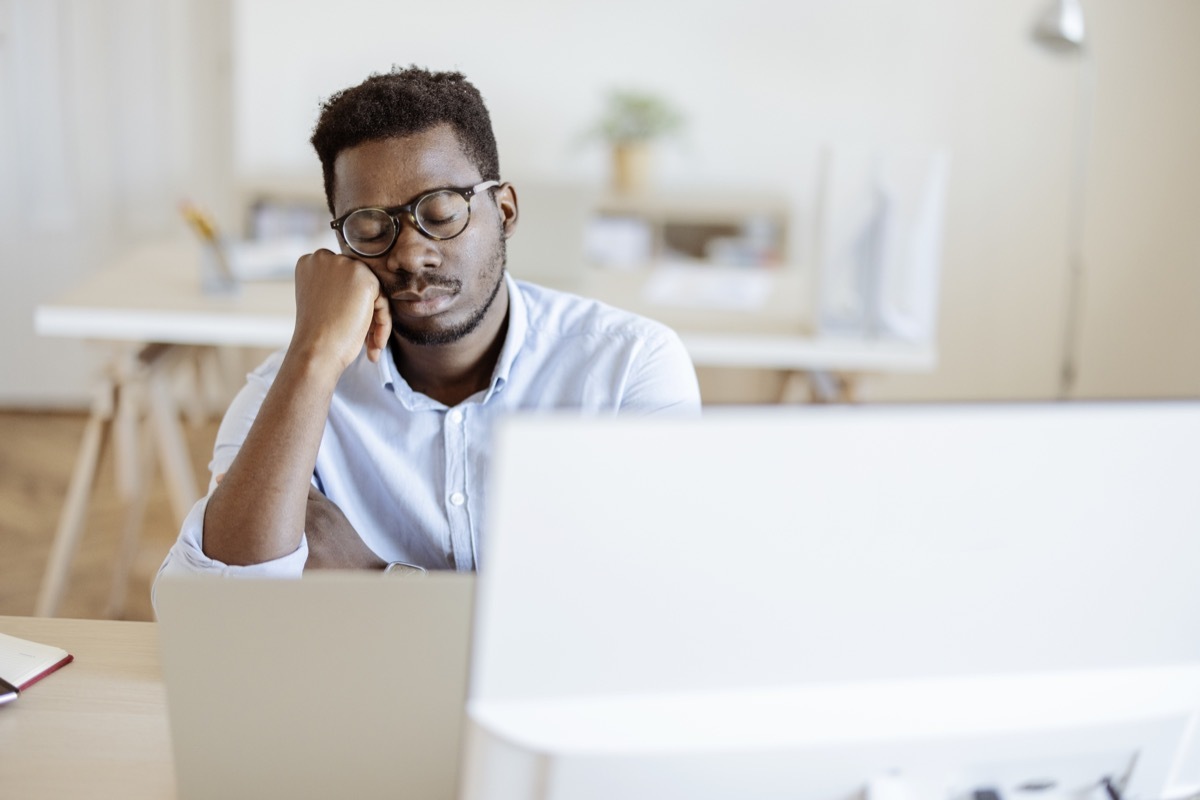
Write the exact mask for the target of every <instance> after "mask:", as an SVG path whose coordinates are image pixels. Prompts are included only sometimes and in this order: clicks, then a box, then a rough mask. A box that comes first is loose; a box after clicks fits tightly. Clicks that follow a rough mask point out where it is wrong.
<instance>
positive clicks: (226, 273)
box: [200, 241, 241, 295]
mask: <svg viewBox="0 0 1200 800" xmlns="http://www.w3.org/2000/svg"><path fill="white" fill-rule="evenodd" d="M226 244H227V243H226V242H223V241H213V242H208V243H206V244H205V245H204V247H203V248H201V250H200V291H202V292H204V294H212V295H229V294H237V293H238V291H239V290H240V289H241V284H240V283H238V279H237V276H235V275H234V274H233V270H232V268H231V267H230V265H229V258H228V256H227V253H228V252H229V248H228V247H227V246H226Z"/></svg>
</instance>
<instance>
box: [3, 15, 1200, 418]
mask: <svg viewBox="0 0 1200 800" xmlns="http://www.w3.org/2000/svg"><path fill="white" fill-rule="evenodd" d="M1083 3H1084V8H1085V12H1086V13H1087V18H1088V24H1089V37H1090V38H1089V42H1090V49H1091V54H1092V56H1093V58H1094V72H1095V106H1094V124H1093V126H1092V130H1093V136H1092V139H1091V147H1090V149H1089V151H1088V156H1089V157H1088V165H1089V173H1088V183H1087V187H1086V192H1085V198H1086V204H1085V229H1084V230H1085V238H1084V255H1085V258H1086V265H1087V271H1088V272H1087V274H1088V281H1087V293H1086V303H1085V307H1084V315H1083V320H1082V326H1081V333H1082V338H1081V349H1080V360H1081V364H1080V366H1081V375H1080V380H1079V384H1078V391H1079V393H1082V394H1087V395H1102V396H1114V395H1116V396H1120V395H1152V396H1157V395H1185V394H1186V395H1195V394H1200V225H1195V224H1194V223H1193V224H1190V225H1189V223H1192V222H1193V220H1194V218H1195V215H1196V210H1197V203H1196V201H1195V200H1194V192H1195V190H1194V187H1195V186H1196V185H1198V179H1200V146H1198V145H1197V144H1196V143H1197V142H1200V104H1197V103H1196V102H1195V98H1196V97H1197V96H1200V4H1197V3H1196V2H1194V0H1155V1H1154V2H1152V3H1148V2H1132V1H1131V0H1083ZM47 4H49V5H54V6H57V7H62V8H64V9H66V11H68V12H69V15H68V16H69V20H70V21H69V23H63V25H65V27H62V26H60V28H58V29H57V30H59V34H60V35H61V34H62V31H64V30H65V31H68V32H69V33H70V36H73V37H76V40H75V41H73V42H72V44H71V47H69V48H67V49H65V50H63V51H62V52H63V53H64V55H63V56H62V57H63V58H64V59H66V62H64V63H67V64H68V65H69V66H70V69H72V70H74V72H73V73H72V74H73V75H75V77H74V78H73V79H72V80H73V81H75V83H76V84H78V86H81V87H84V90H83V91H82V93H79V90H78V89H77V90H75V91H76V94H74V95H71V96H70V97H68V98H67V99H66V100H64V99H63V98H57V99H56V102H67V103H68V107H74V106H75V105H78V106H79V107H80V108H81V109H82V111H81V112H80V113H86V114H89V115H91V116H86V117H84V118H83V119H84V120H85V122H86V124H85V125H79V124H78V123H77V122H76V121H74V120H72V121H71V122H68V123H65V124H66V128H65V129H63V130H65V132H66V135H65V136H64V135H62V133H63V131H61V130H60V131H57V132H56V130H54V126H55V125H59V124H64V123H59V122H55V120H54V118H53V116H52V115H51V116H49V117H45V118H44V119H43V120H40V121H35V120H33V118H30V117H27V116H24V114H25V113H26V112H25V110H24V109H25V106H23V105H20V104H17V103H16V102H15V101H14V97H15V95H14V87H18V88H19V87H20V86H21V85H23V84H21V81H22V80H23V79H22V78H21V77H20V74H19V72H20V70H19V69H12V68H11V67H12V65H14V64H16V65H17V66H18V67H21V68H24V67H26V66H27V65H26V63H25V59H27V58H28V57H29V56H27V55H22V54H24V53H29V52H37V51H38V50H37V48H32V49H31V48H30V45H29V44H25V45H22V46H21V47H18V46H17V45H16V43H14V41H13V36H12V34H13V31H14V27H13V19H15V18H16V12H17V11H18V10H20V9H22V8H24V9H28V8H36V7H42V6H45V5H47ZM230 6H231V7H232V10H231V11H229V8H230ZM1043 6H1044V0H903V2H900V1H899V0H837V1H835V0H790V1H789V2H783V1H782V0H770V1H768V0H747V1H746V2H741V3H736V4H735V3H728V2H720V3H717V2H684V0H637V1H636V2H635V1H634V0H612V1H611V2H607V3H603V4H600V3H588V4H584V3H582V2H577V3H567V2H551V1H550V0H508V1H507V2H505V3H493V2H482V0H459V2H456V3H451V4H442V5H427V4H411V3H396V2H392V1H390V0H342V2H339V3H337V4H335V5H333V6H330V5H329V4H328V3H323V2H316V0H224V2H216V3H214V2H206V0H164V2H152V1H151V0H106V2H103V3H97V2H86V0H76V1H75V2H71V0H58V2H54V0H0V65H3V66H4V67H6V70H4V71H0V111H3V112H4V114H5V117H4V118H3V119H0V144H2V145H3V147H2V148H0V211H3V212H9V211H11V210H12V209H14V208H18V207H20V206H21V205H22V204H24V203H26V202H27V200H28V198H29V196H30V192H32V191H35V190H37V189H38V187H40V186H42V185H43V184H45V183H47V182H50V183H51V184H53V181H54V180H56V178H55V173H54V170H53V167H54V166H55V165H56V164H59V163H60V162H61V163H66V164H67V165H68V167H69V169H68V173H67V174H68V177H70V179H71V180H76V179H77V178H78V176H79V175H86V174H93V173H94V174H97V175H99V176H100V177H99V178H97V179H95V180H92V181H91V182H90V183H89V182H88V181H84V183H83V186H84V189H85V190H86V191H83V192H82V193H81V194H80V197H82V198H84V200H83V205H82V206H81V208H86V209H87V212H88V213H87V214H86V215H84V216H82V217H80V220H81V222H80V223H79V224H81V225H83V224H85V223H86V222H87V220H90V219H92V215H96V214H98V215H102V216H101V217H100V219H102V220H105V223H104V224H103V225H101V226H99V227H96V228H95V231H94V232H91V233H88V234H87V235H86V236H81V235H76V234H75V233H68V234H64V236H63V238H62V240H61V241H59V242H57V244H58V245H59V247H56V248H55V249H54V250H53V251H51V250H48V249H47V248H44V247H40V246H38V244H37V240H36V239H31V237H29V236H28V231H29V228H28V226H27V224H26V223H25V222H23V221H20V219H21V218H20V217H16V218H15V219H17V220H18V222H15V223H14V221H13V220H14V217H12V216H11V215H10V214H9V213H2V214H0V240H2V241H3V243H4V248H3V253H4V255H3V261H2V263H0V275H3V281H4V287H5V291H4V292H3V293H0V326H3V328H2V329H0V334H2V335H3V336H4V341H5V344H4V346H3V347H4V350H3V352H2V354H0V404H9V405H11V404H13V403H14V402H16V403H21V402H33V401H36V400H37V399H38V398H49V399H54V398H59V399H63V398H70V397H72V396H75V397H83V396H84V392H85V387H86V386H87V381H86V378H87V375H86V374H83V375H79V374H73V373H74V372H75V371H76V370H77V369H81V368H85V365H86V364H87V363H88V362H87V361H86V360H85V359H84V355H83V354H82V352H81V351H79V349H78V348H75V349H72V348H70V347H69V346H68V345H67V344H66V343H62V342H51V341H39V340H37V339H36V337H34V335H33V333H32V324H31V322H30V320H31V315H32V308H33V306H34V305H35V304H36V302H37V301H38V300H39V299H42V298H44V297H47V296H49V295H51V294H52V293H53V292H54V291H56V290H57V289H58V288H59V287H61V286H63V285H66V284H68V283H69V282H70V281H73V280H77V279H78V278H79V277H80V276H81V275H83V274H86V272H87V271H88V270H90V269H94V268H95V265H96V264H97V263H98V262H99V260H100V259H101V258H102V256H103V255H104V254H106V253H107V252H109V249H110V248H111V247H113V246H114V245H115V244H120V243H123V242H125V241H128V240H129V238H130V237H134V236H138V235H148V234H152V233H156V232H170V231H172V230H175V229H174V228H172V226H173V225H174V224H175V222H174V221H173V220H172V219H171V214H172V213H173V208H174V205H175V203H176V202H177V201H178V199H179V197H180V196H181V195H183V194H191V195H193V196H199V197H200V198H201V199H203V200H209V201H210V202H211V203H212V204H213V205H215V206H217V207H218V209H220V208H221V207H222V203H225V202H227V201H228V196H226V194H225V193H224V191H223V190H228V192H229V193H230V194H231V193H232V187H231V186H230V180H229V176H230V175H231V172H232V171H233V170H235V169H236V171H237V173H239V174H241V175H243V176H244V175H261V174H269V173H275V174H279V173H286V174H296V173H301V174H309V175H312V176H314V180H315V174H316V171H317V165H316V161H315V157H314V156H313V155H312V154H311V150H310V148H309V146H308V144H307V138H308V135H309V133H310V130H311V127H312V124H313V121H314V120H315V116H316V111H317V107H318V103H319V100H320V98H322V97H324V96H326V95H328V94H329V93H330V92H332V91H334V90H336V89H339V88H342V87H344V86H347V85H350V84H353V83H356V82H358V81H359V80H361V79H362V78H363V77H365V75H366V74H367V73H369V72H371V71H380V70H386V69H388V68H389V67H390V66H391V65H392V64H393V63H399V64H407V63H417V64H421V65H425V66H430V67H434V68H451V67H453V68H460V69H462V70H463V71H464V72H466V73H467V75H468V76H469V77H470V78H471V79H472V80H473V81H474V82H475V83H476V84H477V85H478V86H479V87H480V89H481V90H482V92H483V94H484V96H485V98H486V99H487V101H488V103H489V106H490V108H491V110H492V114H493V119H494V122H495V125H496V130H497V135H498V138H499V141H500V147H501V165H502V169H503V172H504V174H505V176H506V177H507V178H510V179H512V180H514V181H519V180H521V179H523V178H574V179H582V180H589V181H594V182H596V183H600V182H601V181H603V180H604V177H605V170H606V164H605V160H604V157H605V156H604V152H603V151H602V150H601V148H599V147H597V146H579V145H578V143H577V136H578V134H579V132H580V131H581V130H583V129H584V128H586V127H587V125H588V123H589V122H590V120H591V118H592V116H593V115H594V114H595V113H596V112H597V110H598V108H599V105H600V101H601V97H602V94H603V92H604V90H606V89H608V88H610V87H613V86H629V87H643V88H649V89H655V90H659V91H661V92H663V93H665V94H666V95H668V96H669V97H671V98H672V99H673V100H675V101H676V102H677V103H678V104H679V105H680V106H682V107H683V109H684V110H685V112H686V113H687V116H688V118H689V133H688V135H687V137H686V139H685V140H684V141H683V142H681V143H680V144H679V145H677V146H672V147H670V148H668V149H665V150H664V151H663V152H661V153H660V158H659V160H658V165H657V166H658V181H659V183H660V184H661V185H663V186H667V187H679V186H706V187H722V186H738V187H743V188H745V187H763V188H766V189H768V190H772V191H775V192H788V193H789V194H790V195H791V197H792V198H793V202H794V205H795V219H796V227H797V231H796V234H797V235H796V236H795V237H794V239H793V242H792V243H793V245H794V251H795V252H794V256H795V257H796V258H797V259H799V260H801V261H802V262H804V263H806V265H808V266H811V263H810V258H809V253H810V248H811V244H812V225H813V212H814V199H815V193H816V188H815V182H816V179H817V163H818V152H819V149H820V147H821V146H822V145H823V144H825V143H828V142H850V143H855V144H868V145H870V144H888V145H904V146H909V147H929V146H937V145H943V146H946V147H948V148H949V149H950V150H951V151H952V152H953V156H954V162H953V168H952V174H951V183H950V187H949V206H948V217H947V225H946V240H945V257H944V263H943V291H942V312H941V328H940V337H939V341H940V348H941V355H942V364H941V367H940V369H939V370H938V371H937V373H935V374H933V375H930V376H913V377H905V378H889V379H876V380H875V381H874V382H873V383H872V384H871V385H869V386H868V387H867V391H866V395H867V396H868V397H875V398H891V399H906V398H914V399H916V398H964V399H973V398H1040V397H1052V396H1054V394H1055V392H1056V390H1057V385H1058V363H1059V358H1060V349H1061V345H1062V339H1063V319H1064V309H1065V306H1066V289H1067V249H1068V237H1067V228H1068V218H1069V208H1070V196H1071V192H1070V175H1071V159H1072V152H1073V147H1074V143H1075V131H1076V127H1075V126H1076V123H1077V111H1078V108H1077V102H1076V98H1077V95H1078V86H1079V83H1078V82H1079V79H1080V70H1079V64H1078V61H1076V60H1072V59H1068V58H1062V57H1059V56H1056V55H1055V54H1053V53H1050V52H1048V51H1046V50H1044V49H1042V48H1041V47H1039V46H1038V45H1036V44H1034V43H1033V41H1032V40H1031V38H1030V36H1029V30H1030V28H1031V26H1032V24H1033V22H1034V20H1035V19H1036V17H1037V15H1038V12H1039V11H1040V10H1041V9H1042V8H1043ZM114 9H115V10H114ZM224 13H229V14H231V16H232V22H231V24H232V37H233V40H232V58H233V73H232V78H230V77H229V76H228V75H222V74H221V73H220V69H221V66H220V65H221V63H222V58H223V54H222V53H221V52H220V48H221V46H222V37H223V33H222V32H223V31H225V30H227V28H226V27H225V24H226V21H225V20H224V19H223V17H222V14H224ZM146 20H149V21H150V22H152V23H154V24H155V25H156V26H157V28H156V30H158V31H161V32H162V35H163V36H164V37H165V38H163V39H162V40H161V41H157V40H156V41H152V42H151V43H149V44H147V43H146V40H145V36H144V35H143V34H138V33H136V31H139V30H143V29H144V26H145V25H146ZM139 26H141V27H139ZM129 31H135V33H133V34H130V33H129ZM138 36H142V38H141V39H139V38H138ZM130 37H132V38H130ZM113 42H120V43H122V46H121V47H120V48H118V49H117V50H114V49H113ZM156 42H157V43H156ZM41 46H42V45H41V44H39V45H38V47H41ZM22 47H23V48H24V49H21V48H22ZM89 48H91V49H90V50H89ZM97 49H98V51H99V55H98V56H95V57H90V56H87V55H86V54H88V53H95V52H97ZM81 54H82V55H81ZM130 80H132V81H133V83H132V84H131V83H130ZM230 85H232V92H233V98H232V101H231V102H232V105H233V114H234V124H233V125H232V129H231V126H230V122H229V118H228V109H225V111H224V112H223V111H222V108H223V105H222V104H223V103H225V102H227V98H224V95H223V92H226V91H228V90H229V86H230ZM147 86H149V87H150V90H149V91H147V90H146V89H145V87H147ZM164 87H166V88H165V90H164ZM164 91H165V93H164ZM71 98H74V99H71ZM72 104H74V105H72ZM14 109H21V114H22V115H23V116H21V117H20V118H19V119H18V118H16V117H14V116H12V115H13V114H14ZM106 109H108V110H106ZM113 109H116V110H113ZM72 113H75V112H72ZM14 131H24V133H22V134H21V135H22V136H24V138H23V139H21V140H20V141H19V142H16V144H14V142H15V141H16V140H15V139H14V136H15V135H16V134H14ZM223 142H224V144H223ZM14 148H16V149H14ZM30 165H32V166H30ZM14 174H16V175H17V179H16V180H14V179H13V177H12V176H13V175H14ZM71 176H74V177H71ZM88 187H90V188H88ZM73 191H74V189H73V188H72V189H71V190H69V191H67V192H66V194H67V195H70V194H72V192H73ZM60 196H63V193H61V192H60ZM163 209H167V210H166V211H165V212H164V211H163ZM113 214H116V216H117V219H116V220H115V221H113V217H112V215H113ZM73 230H74V229H73ZM30 264H36V265H37V266H36V268H32V269H31V267H30ZM64 352H66V353H71V352H75V353H76V357H75V358H74V359H73V360H70V361H69V365H70V367H71V368H70V369H66V370H62V369H59V368H58V365H56V364H54V363H53V359H54V358H55V357H56V356H57V355H58V354H60V353H64Z"/></svg>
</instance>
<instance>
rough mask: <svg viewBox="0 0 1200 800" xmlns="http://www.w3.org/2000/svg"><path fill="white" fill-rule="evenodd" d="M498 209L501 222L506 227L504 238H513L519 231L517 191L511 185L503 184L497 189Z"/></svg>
mask: <svg viewBox="0 0 1200 800" xmlns="http://www.w3.org/2000/svg"><path fill="white" fill-rule="evenodd" d="M495 197H496V208H498V209H500V222H501V224H502V225H503V226H504V238H505V239H509V238H511V237H512V235H513V232H514V231H516V229H517V217H519V216H520V212H519V211H518V210H517V190H516V188H515V187H514V186H513V185H512V184H511V183H502V184H500V185H499V186H497V187H496V194H495Z"/></svg>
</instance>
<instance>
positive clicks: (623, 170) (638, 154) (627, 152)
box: [612, 142, 650, 194]
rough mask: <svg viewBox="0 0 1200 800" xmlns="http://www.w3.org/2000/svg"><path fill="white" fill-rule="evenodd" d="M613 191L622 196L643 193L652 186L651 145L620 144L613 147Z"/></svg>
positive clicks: (638, 143) (643, 143) (642, 143)
mask: <svg viewBox="0 0 1200 800" xmlns="http://www.w3.org/2000/svg"><path fill="white" fill-rule="evenodd" d="M612 161H613V174H612V179H613V189H615V190H616V191H617V192H620V193H621V194H630V193H633V192H641V191H644V190H645V189H646V187H647V186H648V185H649V184H650V145H649V144H647V143H646V142H619V143H617V144H614V145H613V150H612Z"/></svg>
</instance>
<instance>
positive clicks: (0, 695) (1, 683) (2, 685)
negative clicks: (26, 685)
mask: <svg viewBox="0 0 1200 800" xmlns="http://www.w3.org/2000/svg"><path fill="white" fill-rule="evenodd" d="M18 694H20V692H19V691H18V690H17V687H15V686H13V685H12V684H11V683H9V682H8V681H6V680H4V678H0V706H2V705H4V704H5V703H8V702H11V701H13V700H16V699H17V695H18Z"/></svg>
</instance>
